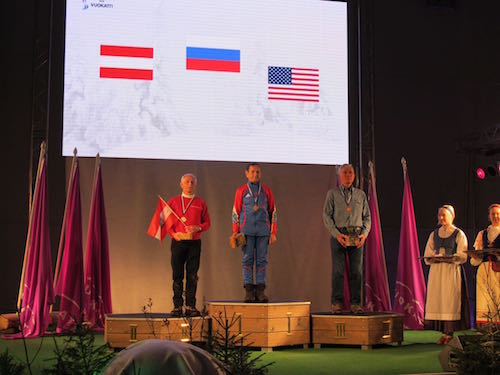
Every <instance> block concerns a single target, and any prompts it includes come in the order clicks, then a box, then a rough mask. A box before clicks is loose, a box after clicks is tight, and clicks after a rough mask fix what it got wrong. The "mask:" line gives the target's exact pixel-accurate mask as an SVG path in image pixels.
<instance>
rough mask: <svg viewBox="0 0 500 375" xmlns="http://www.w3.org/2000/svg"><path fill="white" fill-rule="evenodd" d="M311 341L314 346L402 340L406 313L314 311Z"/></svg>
mask: <svg viewBox="0 0 500 375" xmlns="http://www.w3.org/2000/svg"><path fill="white" fill-rule="evenodd" d="M311 321H312V342H313V344H314V348H320V347H321V344H340V345H361V349H363V350H366V349H371V347H372V345H377V344H388V343H391V342H397V343H398V344H401V342H402V341H403V315H402V314H398V313H392V312H380V313H377V312H375V313H368V312H367V313H363V314H360V315H343V314H340V315H333V314H331V313H313V314H311Z"/></svg>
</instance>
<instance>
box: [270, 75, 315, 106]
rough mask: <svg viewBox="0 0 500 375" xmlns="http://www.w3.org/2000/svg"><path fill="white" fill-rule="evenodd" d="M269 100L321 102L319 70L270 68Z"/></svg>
mask: <svg viewBox="0 0 500 375" xmlns="http://www.w3.org/2000/svg"><path fill="white" fill-rule="evenodd" d="M267 73H268V91H267V94H268V99H269V100H294V101H299V102H319V70H318V69H312V68H294V67H285V66H269V67H268V68H267Z"/></svg>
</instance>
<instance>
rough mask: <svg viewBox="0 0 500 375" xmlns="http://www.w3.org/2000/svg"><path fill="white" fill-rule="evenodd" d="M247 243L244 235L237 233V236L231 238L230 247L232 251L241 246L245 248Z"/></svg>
mask: <svg viewBox="0 0 500 375" xmlns="http://www.w3.org/2000/svg"><path fill="white" fill-rule="evenodd" d="M246 243H247V241H246V237H245V235H244V234H243V233H237V234H236V235H232V236H230V237H229V246H231V248H232V249H236V248H237V247H240V246H245V244H246Z"/></svg>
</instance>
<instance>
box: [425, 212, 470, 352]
mask: <svg viewBox="0 0 500 375" xmlns="http://www.w3.org/2000/svg"><path fill="white" fill-rule="evenodd" d="M437 216H438V224H439V228H437V229H436V230H434V231H433V232H432V233H431V234H430V235H429V239H428V241H427V245H426V246H425V253H424V257H425V258H424V259H425V263H426V264H427V265H430V270H429V278H428V281H427V300H426V302H425V326H426V328H427V329H432V330H435V331H441V332H442V335H441V337H440V338H439V340H438V341H437V343H438V344H447V343H448V342H449V341H450V340H451V339H452V337H453V332H454V331H455V330H458V329H466V328H469V327H470V324H469V323H470V316H469V305H468V298H467V288H466V283H465V273H464V272H463V269H462V266H461V264H462V263H465V262H466V261H467V237H466V236H465V234H464V232H462V231H461V230H460V229H458V228H457V227H455V226H454V225H453V220H454V219H455V209H454V208H453V206H450V205H444V206H442V207H440V208H439V210H438V215H437Z"/></svg>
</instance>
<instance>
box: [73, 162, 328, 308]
mask: <svg viewBox="0 0 500 375" xmlns="http://www.w3.org/2000/svg"><path fill="white" fill-rule="evenodd" d="M94 161H95V159H93V158H81V159H80V168H81V171H80V173H81V192H82V212H83V233H84V241H85V238H86V236H85V233H86V231H87V223H88V211H89V205H90V198H91V186H92V178H93V169H94ZM70 165H71V159H70V158H68V159H67V161H66V168H67V171H68V172H69V168H70ZM244 169H245V164H244V163H229V162H193V161H162V160H137V159H135V160H132V159H107V158H104V159H102V173H103V184H104V195H105V204H106V214H107V220H108V230H109V245H110V264H111V287H112V298H113V310H114V312H116V313H123V312H140V311H141V308H142V306H143V305H144V304H145V303H146V302H147V299H148V298H152V300H153V311H155V312H160V311H161V312H163V311H170V310H171V309H172V307H173V306H172V271H171V266H170V239H165V240H164V241H163V243H160V242H159V241H157V240H155V239H153V238H151V237H149V236H148V235H147V234H146V230H147V228H148V225H149V222H150V219H151V216H152V214H153V211H154V209H155V207H156V203H157V194H161V196H162V197H164V198H165V199H168V198H169V197H170V196H172V195H174V194H179V193H180V188H179V179H180V177H181V176H182V174H184V173H187V172H191V173H194V174H195V175H196V176H197V177H198V190H197V194H198V195H199V196H200V197H202V198H204V199H205V200H206V202H207V205H208V208H209V212H210V217H211V221H212V226H211V228H210V230H209V231H208V232H206V233H205V234H204V235H203V237H202V255H201V266H200V271H199V274H198V276H199V283H198V293H197V299H198V302H197V305H198V308H201V307H202V305H203V302H204V301H210V300H220V299H225V300H241V298H242V296H243V292H244V290H243V282H242V275H241V250H240V249H235V250H233V249H231V248H230V247H229V244H228V238H229V235H230V234H231V209H232V205H233V199H234V193H235V190H236V188H237V187H238V186H240V185H242V184H243V183H245V182H246V179H245V177H244ZM262 171H263V178H262V181H263V182H264V183H265V184H267V185H269V186H270V187H271V189H272V190H273V192H274V194H275V197H276V201H277V207H278V242H277V243H276V244H274V245H273V246H271V247H270V252H269V264H268V274H267V284H268V289H267V291H268V293H269V296H270V298H271V301H278V300H300V301H311V302H312V310H313V311H319V310H325V309H328V308H329V306H330V271H331V257H330V245H329V234H328V233H327V231H326V229H325V228H324V226H323V221H322V209H323V203H324V199H325V195H326V192H327V190H328V189H329V188H331V187H333V186H335V182H336V172H335V167H333V166H319V165H313V166H304V165H301V166H294V165H289V164H262ZM84 248H85V244H84Z"/></svg>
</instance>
